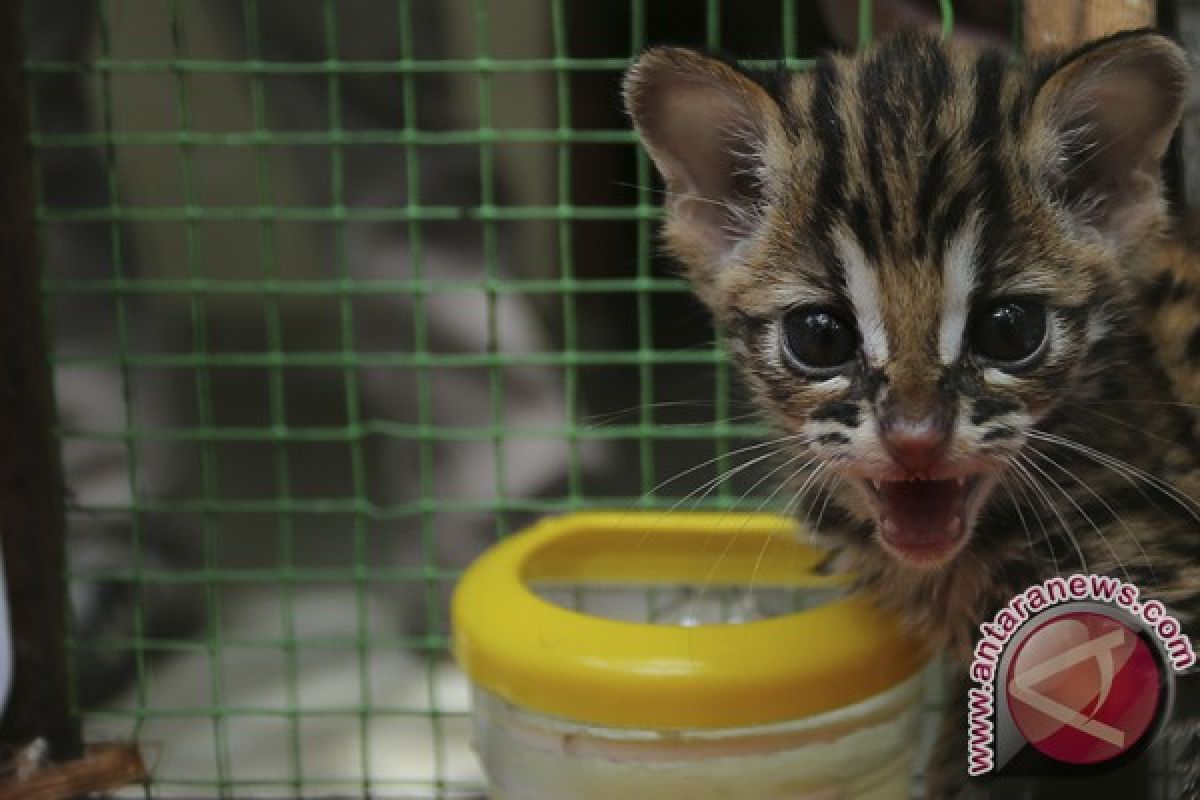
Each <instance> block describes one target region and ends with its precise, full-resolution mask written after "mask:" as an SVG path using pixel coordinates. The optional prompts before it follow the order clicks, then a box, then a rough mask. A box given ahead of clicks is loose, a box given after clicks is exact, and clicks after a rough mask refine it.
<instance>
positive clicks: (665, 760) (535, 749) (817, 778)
mask: <svg viewBox="0 0 1200 800" xmlns="http://www.w3.org/2000/svg"><path fill="white" fill-rule="evenodd" d="M921 697H922V677H921V675H920V674H918V675H916V676H914V677H913V678H911V679H909V680H908V681H905V682H904V683H902V684H900V685H898V686H896V687H894V688H892V689H890V690H888V691H886V692H884V693H882V694H878V695H876V696H874V697H871V698H869V699H867V700H865V701H863V702H861V703H857V704H855V705H853V706H849V707H846V708H841V709H838V710H836V711H832V712H828V713H825V714H821V715H818V716H815V717H809V718H807V719H803V720H797V721H794V722H786V723H778V724H773V725H763V726H757V727H752V728H738V729H733V730H717V731H696V732H678V731H674V732H664V731H638V730H626V729H615V728H604V727H597V726H595V725H586V724H582V723H575V722H571V721H568V720H562V719H557V718H552V717H547V716H543V715H541V714H538V713H535V712H531V711H528V710H524V709H520V708H517V707H515V706H513V705H511V704H509V703H507V702H506V701H504V700H502V699H501V698H499V697H497V696H496V695H494V694H492V693H490V692H488V691H487V690H485V689H482V688H480V687H478V686H474V687H473V704H474V722H475V729H474V730H475V749H476V751H477V752H478V754H479V756H480V758H481V760H482V762H483V766H484V771H485V772H486V774H487V777H488V783H489V786H490V794H489V797H490V799H491V800H667V799H668V798H669V799H670V800H741V799H742V798H744V799H745V800H764V799H765V798H770V800H851V798H853V799H854V800H897V798H905V797H908V795H909V786H910V783H911V779H912V773H913V764H914V756H915V753H916V743H917V740H918V738H919V737H918V727H919V723H920V712H921V709H920V700H921Z"/></svg>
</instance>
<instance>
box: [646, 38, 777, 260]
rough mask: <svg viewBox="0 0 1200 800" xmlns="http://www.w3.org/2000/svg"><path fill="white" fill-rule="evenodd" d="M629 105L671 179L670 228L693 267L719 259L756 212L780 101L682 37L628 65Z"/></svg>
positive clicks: (748, 227) (743, 233)
mask: <svg viewBox="0 0 1200 800" xmlns="http://www.w3.org/2000/svg"><path fill="white" fill-rule="evenodd" d="M625 107H626V109H627V111H628V112H629V115H630V116H631V117H632V118H633V123H634V125H635V126H636V128H637V131H638V133H639V134H640V135H641V138H642V142H643V144H645V146H646V150H647V152H649V154H650V157H651V158H652V159H653V160H654V163H655V165H656V166H657V167H658V170H659V172H660V173H662V176H663V178H664V180H665V181H666V184H667V191H668V197H667V203H666V207H667V235H668V238H669V239H670V240H671V243H672V245H673V246H674V247H675V248H676V250H677V251H678V252H679V253H680V254H681V255H683V256H684V260H686V261H689V262H692V263H690V264H689V265H690V266H691V267H692V268H693V269H696V268H697V267H699V266H700V265H698V264H696V263H695V262H696V261H702V262H706V263H705V266H704V267H703V268H704V269H708V270H712V269H715V268H716V267H717V266H718V265H719V262H720V261H721V260H722V259H723V258H724V257H725V256H726V255H728V253H729V251H730V250H732V249H733V247H734V246H735V245H736V244H737V243H738V241H740V240H741V239H742V238H744V237H745V236H746V235H747V234H748V233H750V232H751V231H752V230H753V227H754V225H755V224H756V222H757V214H756V212H757V210H758V208H759V207H760V204H761V202H762V200H763V197H764V192H765V191H766V181H767V177H768V174H769V170H768V162H769V156H768V143H769V142H770V141H777V140H778V139H777V137H779V136H780V135H781V114H780V110H779V107H778V106H777V105H776V103H775V101H774V100H772V99H771V97H770V96H769V95H768V94H767V92H766V91H765V90H764V89H763V88H762V87H761V86H759V85H758V84H757V83H755V82H754V81H752V80H751V79H750V78H748V77H747V76H746V75H744V74H742V73H741V72H739V71H738V70H737V69H735V68H734V67H731V66H729V65H728V64H725V63H723V62H721V61H718V60H716V59H714V58H710V57H708V56H704V55H701V54H700V53H696V52H694V51H691V50H685V49H681V48H673V47H657V48H653V49H651V50H647V51H646V52H645V53H643V54H642V56H641V57H640V58H639V59H638V60H637V62H635V63H634V65H633V66H632V67H630V68H629V71H628V72H626V74H625ZM695 277H697V278H701V277H702V276H695Z"/></svg>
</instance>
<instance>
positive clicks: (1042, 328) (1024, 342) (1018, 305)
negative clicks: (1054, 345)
mask: <svg viewBox="0 0 1200 800" xmlns="http://www.w3.org/2000/svg"><path fill="white" fill-rule="evenodd" d="M970 336H971V349H972V350H973V351H974V352H975V354H976V355H978V356H980V357H982V358H983V359H985V360H987V361H992V362H995V363H996V364H997V365H1000V366H1006V367H1023V366H1027V365H1028V363H1029V362H1030V361H1031V360H1032V359H1033V357H1034V356H1036V355H1037V354H1038V353H1039V352H1040V351H1041V349H1042V345H1043V343H1045V341H1046V308H1045V306H1043V305H1042V304H1041V303H1039V302H1037V301H1036V300H1014V299H1007V300H1000V301H999V302H996V303H993V304H992V305H991V306H988V307H987V308H986V309H985V310H984V312H983V313H982V314H979V315H978V316H977V317H976V318H975V320H974V322H973V323H972V325H971V334H970Z"/></svg>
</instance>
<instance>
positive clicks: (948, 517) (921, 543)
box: [867, 475, 979, 566]
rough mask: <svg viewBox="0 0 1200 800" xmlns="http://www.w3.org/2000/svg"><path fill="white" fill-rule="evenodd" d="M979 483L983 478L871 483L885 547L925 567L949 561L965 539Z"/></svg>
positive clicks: (967, 476)
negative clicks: (972, 500)
mask: <svg viewBox="0 0 1200 800" xmlns="http://www.w3.org/2000/svg"><path fill="white" fill-rule="evenodd" d="M978 485H979V476H978V475H962V476H957V477H951V478H945V479H941V480H925V479H920V480H918V479H913V480H869V481H867V486H868V488H869V490H870V492H871V494H872V495H873V496H874V498H875V500H876V503H877V506H878V512H879V530H880V535H881V536H882V539H883V544H884V547H885V548H886V549H887V550H889V551H890V552H891V553H892V554H893V555H895V556H896V557H898V558H900V559H902V560H904V561H908V562H911V563H914V564H917V565H921V566H936V565H938V564H941V563H943V562H945V561H947V560H949V559H950V558H951V557H952V556H953V555H955V554H956V553H957V552H958V550H959V548H960V547H961V546H962V543H963V541H964V540H965V538H966V530H967V525H968V516H967V515H968V512H969V508H968V505H969V504H968V499H969V498H970V497H971V494H972V492H973V491H974V490H975V488H976V487H977V486H978Z"/></svg>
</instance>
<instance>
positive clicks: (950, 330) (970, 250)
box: [938, 215, 979, 365]
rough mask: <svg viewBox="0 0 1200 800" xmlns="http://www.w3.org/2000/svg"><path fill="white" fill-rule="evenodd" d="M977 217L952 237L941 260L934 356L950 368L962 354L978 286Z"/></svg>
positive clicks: (973, 217) (972, 218)
mask: <svg viewBox="0 0 1200 800" xmlns="http://www.w3.org/2000/svg"><path fill="white" fill-rule="evenodd" d="M978 219H979V218H978V215H975V216H972V217H971V219H970V220H969V221H968V222H967V224H966V225H964V226H963V228H962V229H961V230H960V231H959V232H958V233H956V234H954V235H953V236H952V237H951V238H950V241H949V242H948V243H947V245H946V250H945V252H944V254H943V256H942V316H941V324H940V326H939V330H938V356H939V357H940V358H941V360H942V363H943V364H947V365H949V364H953V363H954V362H955V361H957V360H958V358H959V356H960V355H961V354H962V346H963V339H964V335H965V333H966V328H967V320H968V319H969V318H970V316H971V296H972V294H973V293H974V291H975V287H976V286H977V285H978V283H979V264H978V259H979V224H978Z"/></svg>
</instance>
